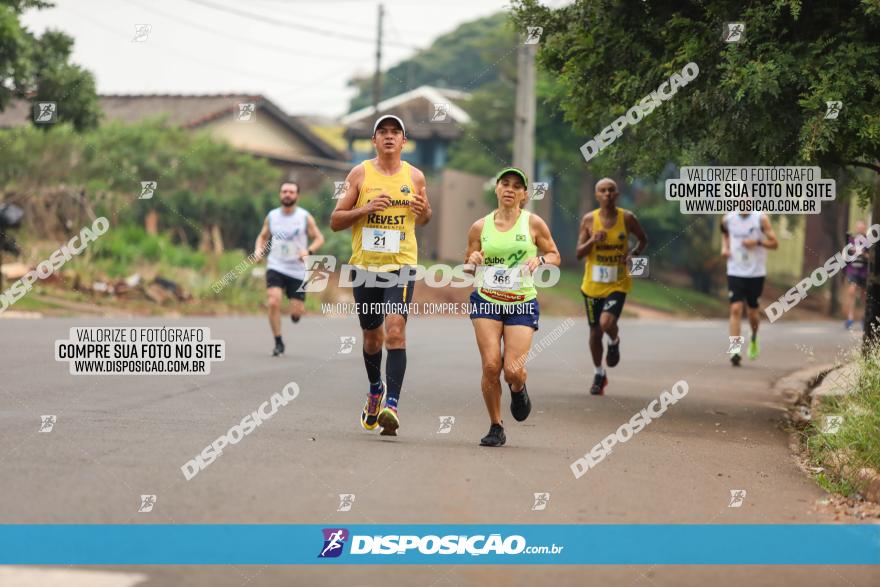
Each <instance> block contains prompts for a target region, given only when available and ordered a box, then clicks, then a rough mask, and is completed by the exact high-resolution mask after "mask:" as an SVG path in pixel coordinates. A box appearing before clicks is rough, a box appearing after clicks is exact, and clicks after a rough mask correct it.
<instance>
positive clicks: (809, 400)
mask: <svg viewBox="0 0 880 587" xmlns="http://www.w3.org/2000/svg"><path fill="white" fill-rule="evenodd" d="M857 378H858V366H857V365H856V363H854V362H850V363H846V364H844V365H834V364H825V365H815V366H812V367H807V368H804V369H801V370H799V371H795V372H794V373H790V374H789V375H786V376H785V377H783V378H782V379H780V380H779V381H777V382H776V383H775V384H774V386H773V392H774V394H778V395H779V396H781V397H782V398H783V399H784V400H785V401H786V402H787V403H788V404H789V411H788V416H789V420H790V421H791V423H792V425H793V426H795V427H796V428H797V429H798V430H800V431H803V430H804V429H806V428H807V426H808V425H809V424H810V423H811V422H812V414H813V413H814V412H815V411H816V410H817V408H819V407H820V406H821V405H822V404H824V403H826V402H827V401H828V400H829V399H831V398H836V397H840V396H843V395H845V394H847V393H848V392H849V390H850V389H851V388H852V385H853V384H854V383H855V382H856V380H857ZM797 445H798V446H799V448H800V450H802V451H804V452H807V447H806V443H805V442H804V441H803V435H798V443H797ZM823 465H824V466H825V467H827V468H829V469H831V470H832V471H833V472H834V474H836V475H838V476H840V477H843V478H846V479H855V480H856V481H857V482H858V484H859V486H860V489H861V493H862V495H863V496H864V498H865V499H866V500H868V501H872V502H874V503H880V472H877V471H875V470H873V469H870V468H867V467H861V468H858V469H856V468H855V467H853V466H851V465H847V464H845V463H844V462H843V459H841V461H838V462H829V463H823Z"/></svg>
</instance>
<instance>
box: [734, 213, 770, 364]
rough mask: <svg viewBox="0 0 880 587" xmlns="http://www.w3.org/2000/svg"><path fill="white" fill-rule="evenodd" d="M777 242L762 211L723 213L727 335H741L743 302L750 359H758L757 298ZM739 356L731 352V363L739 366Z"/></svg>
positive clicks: (740, 359)
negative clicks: (727, 312) (727, 300)
mask: <svg viewBox="0 0 880 587" xmlns="http://www.w3.org/2000/svg"><path fill="white" fill-rule="evenodd" d="M777 247H779V241H777V240H776V234H775V233H774V232H773V227H771V226H770V220H769V219H768V218H767V216H766V215H765V214H762V213H760V212H752V213H749V214H740V213H731V214H725V216H724V218H723V219H722V220H721V255H722V256H723V257H726V258H727V289H728V292H727V297H728V298H729V299H730V336H740V322H741V321H742V315H743V302H745V304H746V305H747V306H748V315H749V325H750V326H751V327H752V337H751V340H750V341H749V358H750V359H757V358H758V352H759V347H758V323H759V315H758V298H759V297H761V292H762V291H763V290H764V277H766V275H767V249H776V248H777ZM740 361H742V357H741V356H740V354H739V353H738V352H737V353H733V354H732V355H731V357H730V362H731V363H732V364H733V366H734V367H739V364H740Z"/></svg>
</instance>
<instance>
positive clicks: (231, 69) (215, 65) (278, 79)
mask: <svg viewBox="0 0 880 587" xmlns="http://www.w3.org/2000/svg"><path fill="white" fill-rule="evenodd" d="M65 8H66V9H67V10H70V11H71V12H72V13H74V14H76V15H78V16H79V17H80V18H82V19H83V20H85V21H86V22H88V23H89V24H91V25H92V26H95V27H98V28H100V29H102V30H105V31H107V32H109V33H112V34H114V35H116V36H121V37H124V38H127V39H129V40H131V37H130V36H129V35H126V34H125V33H123V32H121V31H119V30H117V29H115V28H113V27H110V26H107V25H106V24H104V23H102V22H100V21H97V20H94V19H92V18H90V17H88V16H86V15H84V14H82V13H81V12H79V11H77V10H73V9H71V8H70V7H69V6H68V7H65ZM156 47H158V48H159V49H160V50H165V51H173V53H174V55H175V57H183V58H185V59H188V60H189V61H192V62H194V63H198V64H200V65H206V66H209V67H213V68H215V69H220V70H225V71H228V72H232V73H235V74H238V75H245V76H248V77H251V78H254V77H256V76H262V77H265V79H271V80H272V81H274V82H276V83H277V82H284V83H289V82H290V78H289V77H284V78H282V77H278V76H274V75H272V74H269V73H266V72H259V71H257V72H255V71H253V70H244V69H238V68H236V67H229V66H223V65H221V64H219V63H218V62H217V61H216V60H214V61H210V60H206V59H201V58H200V57H197V56H194V55H191V54H188V53H182V52H180V51H177V50H171V49H168V48H166V47H163V46H162V45H156ZM347 67H348V66H346V68H345V69H347ZM341 73H343V71H342V70H341V71H338V72H336V73H334V74H332V75H330V76H327V77H325V78H321V79H320V80H317V82H322V81H326V80H327V79H330V78H332V77H336V76H338V75H340V74H341ZM317 82H316V83H317ZM309 87H311V88H312V89H314V88H315V87H316V86H315V85H313V84H308V83H306V84H299V85H297V86H292V87H291V86H289V85H288V86H287V87H286V88H285V89H284V90H283V91H284V92H287V91H294V90H299V89H305V88H309Z"/></svg>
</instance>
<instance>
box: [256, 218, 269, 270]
mask: <svg viewBox="0 0 880 587" xmlns="http://www.w3.org/2000/svg"><path fill="white" fill-rule="evenodd" d="M271 236H272V235H271V233H270V232H269V217H268V216H266V219H265V220H264V221H263V228H262V229H261V230H260V234H258V235H257V241H256V242H255V243H254V260H256V261H259V260H260V259H262V258H263V257H265V256H266V251H265V249H266V244H267V243H268V242H269V238H270V237H271Z"/></svg>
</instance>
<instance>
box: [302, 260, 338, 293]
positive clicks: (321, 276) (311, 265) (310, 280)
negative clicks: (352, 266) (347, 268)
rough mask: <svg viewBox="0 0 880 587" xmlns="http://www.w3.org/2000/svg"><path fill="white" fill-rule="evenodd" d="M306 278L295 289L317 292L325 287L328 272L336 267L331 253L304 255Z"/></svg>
mask: <svg viewBox="0 0 880 587" xmlns="http://www.w3.org/2000/svg"><path fill="white" fill-rule="evenodd" d="M305 266H306V278H305V279H304V280H303V282H302V284H300V286H299V287H298V288H297V291H304V292H309V293H311V292H317V291H324V290H325V289H327V284H328V283H329V282H330V274H331V273H333V270H334V269H336V257H334V256H333V255H306V259H305Z"/></svg>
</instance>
